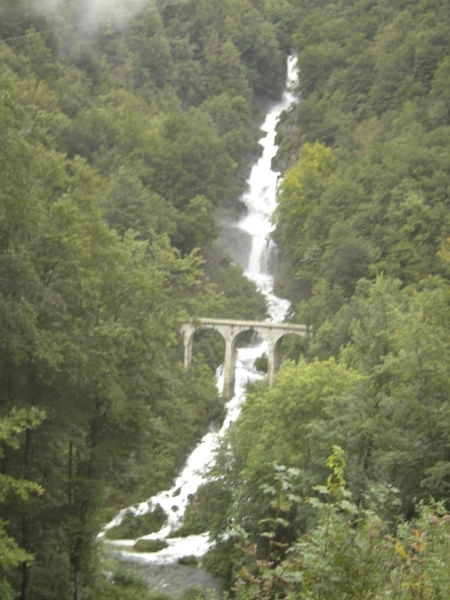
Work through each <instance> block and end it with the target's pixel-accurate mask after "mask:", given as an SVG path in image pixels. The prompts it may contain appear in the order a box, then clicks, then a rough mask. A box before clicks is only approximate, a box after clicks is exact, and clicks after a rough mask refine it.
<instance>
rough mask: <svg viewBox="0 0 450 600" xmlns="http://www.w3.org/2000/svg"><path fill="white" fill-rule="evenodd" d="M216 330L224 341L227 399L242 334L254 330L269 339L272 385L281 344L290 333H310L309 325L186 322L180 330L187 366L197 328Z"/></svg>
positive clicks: (202, 320) (264, 322) (269, 322)
mask: <svg viewBox="0 0 450 600" xmlns="http://www.w3.org/2000/svg"><path fill="white" fill-rule="evenodd" d="M205 327H206V328H209V329H215V330H216V331H218V332H219V333H220V334H221V335H222V337H223V338H224V340H225V361H224V373H223V392H222V395H223V396H224V398H227V399H228V398H230V397H231V395H232V394H233V391H234V389H233V388H234V369H235V363H236V341H237V336H238V335H239V334H240V333H242V332H243V331H254V332H255V333H258V334H259V335H261V336H262V337H263V338H264V339H265V340H267V342H268V345H269V357H268V359H269V360H268V365H267V376H268V378H269V385H270V386H272V385H273V381H274V377H275V374H276V372H277V371H278V367H279V363H280V358H279V354H280V341H281V338H282V337H283V336H285V335H286V334H288V333H294V334H295V335H300V336H306V335H307V333H308V330H307V327H306V325H295V324H293V323H273V322H271V321H235V320H229V319H203V318H200V319H196V320H195V321H192V322H191V323H183V325H182V326H181V327H180V331H181V334H182V336H183V343H184V366H185V367H188V366H189V365H190V363H191V359H192V341H193V338H194V333H195V332H196V331H197V329H202V328H205Z"/></svg>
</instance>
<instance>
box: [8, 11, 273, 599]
mask: <svg viewBox="0 0 450 600" xmlns="http://www.w3.org/2000/svg"><path fill="white" fill-rule="evenodd" d="M91 4H92V3H86V2H84V1H82V0H68V1H64V2H54V3H53V2H50V3H46V2H36V3H34V2H32V1H29V0H19V1H14V2H9V1H7V2H3V3H2V5H1V7H0V38H1V39H0V132H1V133H0V340H1V341H0V397H1V408H0V419H1V423H2V428H3V425H4V428H5V430H4V433H2V434H1V440H0V441H1V444H2V447H1V454H0V457H1V477H2V493H1V495H0V496H1V497H0V502H2V522H1V524H0V525H1V532H0V533H1V538H0V555H1V556H2V559H1V565H0V569H1V571H0V581H1V585H2V586H3V587H2V590H1V592H0V594H2V595H4V596H5V598H6V594H7V593H8V594H9V592H10V591H11V593H12V594H13V595H15V596H14V597H20V598H21V600H30V599H31V598H32V599H33V600H40V599H42V600H44V599H45V600H51V599H53V598H55V599H58V600H65V599H68V598H75V599H76V600H80V599H81V598H82V595H84V596H83V597H92V598H93V597H102V598H107V597H111V598H113V597H114V598H116V597H117V598H119V597H126V598H132V597H136V598H137V597H142V598H143V597H144V595H143V594H144V593H143V592H142V589H141V590H140V591H139V586H137V587H136V586H135V585H134V584H132V586H131V587H130V586H128V592H127V591H126V590H125V588H126V587H127V586H126V585H125V583H124V582H123V581H122V583H120V582H119V580H117V582H115V581H114V582H110V583H106V582H104V581H103V579H102V577H101V576H100V564H99V560H98V548H97V543H96V535H97V533H98V532H99V530H100V527H101V525H102V524H103V523H104V522H105V520H106V519H107V518H108V517H109V516H112V514H113V512H114V511H115V510H117V508H119V507H123V506H126V505H127V504H128V503H131V502H132V501H135V500H137V499H143V498H146V497H149V496H151V495H152V494H153V493H155V492H157V491H159V490H160V489H161V488H163V487H164V486H166V485H168V484H169V482H170V481H171V480H172V478H173V476H174V475H175V474H176V472H177V470H178V469H179V468H180V466H181V464H182V462H183V460H184V458H185V456H186V454H187V452H188V451H189V450H190V448H192V446H193V445H194V444H195V443H196V442H197V440H198V439H199V437H200V436H201V435H202V434H203V432H204V430H205V428H206V427H207V425H208V423H209V422H210V421H213V420H215V421H220V419H221V417H222V416H223V406H222V403H221V402H220V401H219V399H218V397H217V396H218V395H217V390H216V388H215V384H214V379H213V374H212V371H211V369H210V368H209V367H208V366H207V364H206V363H205V361H204V360H203V359H202V358H201V357H198V358H197V359H196V360H195V361H194V362H193V365H192V367H191V368H190V369H189V370H187V371H185V370H184V367H183V365H182V360H181V358H182V354H181V352H180V337H179V334H178V328H179V325H180V324H181V322H182V321H183V320H186V319H188V318H190V317H191V316H195V315H211V316H214V315H216V314H222V315H225V316H228V317H233V316H235V317H244V316H248V315H252V316H255V317H262V316H263V315H264V314H265V303H264V302H263V301H262V300H261V297H260V296H259V295H258V294H257V293H256V290H255V288H254V286H251V285H250V286H249V285H248V284H247V283H244V285H245V286H247V287H246V288H245V292H244V293H240V294H239V299H238V298H237V294H236V293H235V290H231V292H230V291H228V290H227V288H228V285H229V282H230V281H232V282H233V286H234V288H235V289H239V284H240V282H242V281H244V279H243V275H242V273H241V272H240V271H239V270H236V269H234V268H228V265H229V261H228V263H227V259H226V258H223V257H221V258H220V259H218V260H220V261H221V268H220V273H219V271H217V273H216V274H217V278H216V279H217V283H216V284H214V285H211V283H210V282H209V281H208V278H207V276H206V275H205V270H204V266H203V265H204V259H203V257H202V254H205V255H206V254H207V248H208V246H209V245H210V244H211V243H212V242H213V240H214V239H215V238H216V236H217V233H218V225H217V217H216V211H217V209H218V208H219V207H222V208H223V207H226V206H236V204H237V202H238V200H237V199H238V197H239V193H240V191H241V189H242V185H241V184H240V183H239V182H240V181H242V179H243V178H244V177H245V172H246V170H247V169H248V165H249V163H250V159H251V156H254V155H255V153H257V151H258V146H257V135H256V133H255V131H256V128H255V125H254V120H255V118H256V117H257V116H258V115H257V113H258V109H257V105H256V103H254V97H255V95H256V94H263V95H269V96H272V97H275V96H277V95H278V94H279V91H280V87H281V82H282V79H283V75H284V71H285V68H284V58H283V54H282V52H281V51H280V49H279V44H280V42H281V39H282V31H281V30H280V31H278V29H279V28H278V27H277V26H276V24H273V23H272V22H271V21H270V20H269V19H268V16H270V14H269V13H267V14H266V12H265V10H264V7H263V6H260V5H258V3H255V4H254V3H252V2H250V1H249V0H247V1H245V2H241V1H237V0H229V1H228V2H226V3H224V2H218V1H217V0H193V1H190V2H182V3H177V4H174V5H172V6H168V7H166V8H163V7H162V8H160V9H158V8H157V7H156V5H155V4H154V3H153V2H150V1H149V2H127V3H121V2H117V3H115V4H114V7H113V9H112V10H111V11H110V12H109V13H106V12H105V11H104V9H103V8H102V7H101V6H100V4H97V5H96V6H95V7H93V5H92V6H91ZM277 18H278V17H276V16H275V15H274V23H275V22H276V21H277ZM208 252H209V254H210V255H211V256H212V255H214V251H213V250H209V251H208ZM217 291H219V292H222V291H224V292H225V294H224V297H223V298H221V297H220V294H217ZM247 297H248V301H247ZM228 311H230V312H228ZM14 411H17V412H16V413H14ZM44 417H45V418H44ZM14 423H16V425H13V424H14ZM33 490H35V491H38V492H39V494H31V493H30V494H29V497H28V498H27V496H28V492H32V491H33ZM14 492H16V493H17V494H18V497H17V494H15V493H14ZM143 533H148V531H145V532H143ZM122 584H123V585H122ZM122 588H123V590H122ZM131 588H132V589H131ZM7 590H8V591H7ZM124 590H125V591H124ZM127 594H128V595H127ZM139 594H141V595H139Z"/></svg>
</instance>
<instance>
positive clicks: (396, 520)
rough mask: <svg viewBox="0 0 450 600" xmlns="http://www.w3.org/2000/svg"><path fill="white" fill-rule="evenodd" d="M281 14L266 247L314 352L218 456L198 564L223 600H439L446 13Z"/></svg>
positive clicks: (375, 1) (443, 495)
mask: <svg viewBox="0 0 450 600" xmlns="http://www.w3.org/2000/svg"><path fill="white" fill-rule="evenodd" d="M292 7H293V11H294V13H293V14H294V18H293V26H294V31H293V34H292V43H293V46H294V48H295V51H296V53H297V56H298V66H299V93H300V102H299V103H298V104H297V105H295V106H294V107H292V108H291V110H290V111H289V112H288V113H287V114H285V115H284V118H283V119H282V122H281V123H280V126H279V133H278V138H279V141H280V144H281V146H280V150H279V153H278V156H277V158H276V163H277V164H279V165H285V166H286V167H288V168H287V170H286V173H285V178H284V181H283V183H282V184H281V187H280V191H279V198H278V200H279V202H278V208H277V210H276V213H275V215H274V223H275V232H274V239H275V240H276V241H277V243H278V244H279V247H280V248H281V249H282V251H283V255H284V271H283V273H282V274H280V276H279V278H278V284H277V285H278V293H280V294H281V295H283V294H284V295H289V297H290V298H291V300H292V301H293V309H292V315H291V318H292V319H293V320H294V321H296V322H299V323H306V324H308V325H309V326H310V328H311V336H310V337H309V340H307V342H306V343H304V342H303V341H300V342H298V341H297V340H294V341H286V342H285V344H284V350H283V351H284V355H285V357H286V358H287V359H288V360H287V361H286V362H285V363H284V366H283V367H282V369H281V371H280V373H279V375H278V378H277V381H276V384H275V386H274V387H273V388H272V389H267V388H266V384H258V385H254V386H253V389H252V390H251V392H250V394H249V396H248V399H247V402H246V404H245V406H244V408H243V414H242V416H241V418H240V419H239V421H238V423H237V424H236V427H235V428H234V430H233V431H232V432H230V434H229V436H228V439H227V440H226V442H225V443H224V445H223V448H222V451H221V455H220V456H219V463H218V466H217V467H216V472H215V474H216V476H218V477H220V478H221V479H220V484H216V485H215V489H214V490H213V489H209V490H208V493H207V494H206V492H205V494H206V495H208V496H209V497H211V496H213V497H215V503H216V509H214V510H211V508H210V507H211V502H209V503H208V502H206V503H205V513H204V514H205V515H206V521H207V526H208V527H210V528H211V529H213V530H214V531H215V535H216V539H217V540H218V541H219V546H218V549H217V550H215V551H214V552H212V553H211V554H210V556H209V557H207V559H206V560H207V562H208V564H209V565H210V567H211V568H212V569H214V570H215V572H216V573H218V574H221V575H222V577H223V578H224V580H225V581H227V585H228V586H229V587H231V588H232V589H233V590H234V593H235V595H236V596H237V597H238V598H246V599H247V598H274V597H290V598H302V599H305V600H306V599H312V598H314V599H319V598H326V599H327V600H331V599H342V600H343V599H344V598H352V599H356V598H361V599H363V598H364V599H366V598H399V599H412V598H429V599H437V598H446V597H448V595H449V592H450V590H449V587H448V582H449V581H450V577H449V576H450V562H449V558H448V557H449V549H450V547H449V545H448V520H449V517H448V515H446V511H447V510H448V503H449V489H450V488H449V485H450V479H449V475H450V455H449V444H450V404H449V393H450V379H449V368H448V365H449V360H450V337H449V325H450V287H449V274H450V273H449V258H450V253H449V235H450V221H449V207H450V195H449V194H450V153H449V152H450V96H449V94H450V77H449V75H450V71H449V68H450V4H449V3H448V2H446V1H444V0H417V1H416V0H408V1H406V0H405V1H402V0H397V1H394V2H392V1H389V2H387V1H386V2H385V1H384V0H354V1H346V0H334V1H332V0H321V1H319V2H314V1H308V0H298V1H297V2H293V3H292ZM289 359H290V360H289ZM333 447H334V450H333ZM327 461H328V462H327ZM345 463H346V464H345ZM274 465H275V466H274ZM344 467H345V468H344ZM330 469H331V473H330ZM211 487H214V486H211ZM421 503H422V504H421ZM236 543H237V545H236Z"/></svg>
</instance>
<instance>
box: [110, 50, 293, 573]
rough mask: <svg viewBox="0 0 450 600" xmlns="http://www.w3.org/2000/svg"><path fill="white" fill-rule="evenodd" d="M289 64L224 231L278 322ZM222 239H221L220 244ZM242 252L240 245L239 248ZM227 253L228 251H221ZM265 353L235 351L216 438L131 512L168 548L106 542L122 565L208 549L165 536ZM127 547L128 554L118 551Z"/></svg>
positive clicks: (202, 540)
mask: <svg viewBox="0 0 450 600" xmlns="http://www.w3.org/2000/svg"><path fill="white" fill-rule="evenodd" d="M295 62H296V60H295V58H293V57H290V58H289V59H288V78H287V86H286V91H285V92H284V94H283V97H282V98H281V100H280V101H279V102H276V103H274V104H273V105H272V107H271V109H270V110H269V112H268V113H267V116H266V119H265V121H264V124H263V125H262V130H263V132H265V133H266V135H265V136H264V138H263V139H262V140H261V145H262V147H263V152H262V155H261V157H260V159H259V160H258V162H257V163H256V164H255V165H254V167H253V168H252V170H251V174H250V177H249V180H248V189H247V192H246V193H245V194H244V196H243V201H244V203H245V205H246V207H247V211H246V214H245V216H243V217H242V218H241V219H239V220H238V221H236V222H234V223H228V224H226V225H224V227H226V228H227V229H228V233H229V234H230V235H231V236H232V237H234V239H237V240H238V241H239V239H240V238H242V237H243V236H247V237H248V238H249V239H250V240H251V244H247V246H249V249H250V251H249V252H246V253H241V252H237V253H235V254H233V252H232V251H230V253H231V254H232V256H233V258H234V259H235V261H236V262H238V263H239V264H241V266H242V268H243V269H244V272H245V275H246V277H248V278H249V279H251V280H252V281H254V282H255V284H256V286H257V288H258V289H259V290H261V292H262V293H263V294H264V295H265V296H266V298H267V301H268V312H269V315H270V320H273V321H275V322H279V321H283V320H284V318H285V315H286V313H287V311H288V309H289V301H287V300H285V299H283V298H278V297H277V296H275V294H274V293H273V275H272V274H271V273H270V268H269V267H270V260H269V255H270V253H271V252H273V250H274V244H273V242H272V241H271V239H270V234H271V232H272V229H273V225H272V223H271V221H270V217H271V214H272V213H273V211H274V210H275V206H276V193H277V183H278V179H279V176H280V174H279V173H277V172H275V171H272V169H271V162H272V159H273V157H274V156H275V153H276V150H277V147H276V145H275V136H276V130H275V128H276V125H277V122H278V120H279V118H280V115H281V113H282V111H283V110H285V109H286V108H288V107H289V106H290V105H291V104H292V103H293V102H294V100H295V99H294V96H293V94H292V93H291V91H290V86H291V85H292V83H293V82H294V81H295V79H296V77H295ZM222 239H223V238H222ZM244 246H245V244H244ZM226 249H227V250H228V248H226ZM266 350H267V348H266V342H262V343H259V344H257V345H254V346H251V347H246V348H240V349H238V351H237V358H236V371H235V395H234V396H233V398H232V399H231V400H230V401H229V402H228V403H227V405H226V411H227V413H226V418H225V421H224V424H223V426H222V428H221V430H220V431H219V432H208V433H207V434H206V435H205V436H204V437H203V439H202V440H201V442H200V444H199V445H198V446H197V447H196V448H195V450H194V451H193V453H192V454H191V455H190V457H189V458H188V460H187V462H186V465H185V467H184V468H183V471H182V472H181V473H180V475H179V476H178V477H177V479H176V480H175V482H174V485H173V487H172V488H171V489H170V490H166V491H163V492H160V493H159V494H157V495H156V496H154V497H153V498H150V499H149V500H147V501H145V502H142V503H141V504H139V505H137V506H135V507H131V508H130V509H126V510H132V511H133V512H134V513H135V514H136V515H142V514H145V513H147V512H149V511H151V510H152V509H154V508H155V507H156V506H158V505H159V506H161V507H162V508H163V509H164V511H165V512H166V514H167V515H168V519H167V523H166V524H165V525H164V526H163V527H162V528H161V530H160V531H158V532H156V533H152V534H149V535H147V536H143V537H141V538H140V539H165V540H166V542H167V544H168V547H167V548H164V549H163V550H160V551H159V552H154V553H140V552H139V553H138V552H133V551H132V546H133V545H134V543H135V540H117V541H109V542H108V543H109V544H111V545H116V546H118V547H119V546H120V548H121V549H120V551H119V550H118V552H119V553H121V554H122V556H123V557H126V558H127V560H136V561H140V562H146V563H153V564H159V565H162V564H171V563H174V562H176V561H177V559H178V558H181V557H182V556H187V555H194V556H198V557H199V556H202V555H203V554H204V553H205V552H206V551H207V550H208V548H209V542H208V534H207V533H205V534H202V535H192V536H188V537H185V538H169V539H166V538H167V536H168V535H169V533H171V532H172V531H176V530H177V528H178V527H179V526H180V525H181V523H182V518H183V514H184V511H185V509H186V506H187V504H188V501H189V496H190V495H192V494H194V493H195V492H196V490H197V489H198V487H199V486H200V485H201V484H202V483H204V482H205V477H204V475H203V474H202V473H203V472H205V470H206V469H207V468H208V466H209V465H210V464H211V461H212V460H213V457H214V449H215V448H216V447H217V443H218V440H219V439H220V438H221V436H223V434H224V433H225V431H226V430H227V429H228V428H229V427H230V425H231V423H232V422H233V421H235V420H236V419H237V417H238V416H239V412H240V407H241V405H242V402H243V401H244V400H245V388H246V385H247V383H248V382H249V381H254V380H256V379H260V378H261V377H262V376H261V374H260V373H258V372H257V371H256V369H255V367H254V361H255V359H256V358H257V357H259V356H260V355H261V354H262V353H264V352H265V351H266ZM218 386H219V389H222V386H223V383H222V381H221V374H220V373H219V374H218ZM125 512H126V511H125V510H124V511H121V512H120V513H119V514H118V515H117V516H116V517H115V519H113V520H112V521H111V522H110V523H109V524H108V525H107V526H106V527H105V530H107V529H109V528H111V527H114V526H115V525H118V524H119V523H120V522H121V520H122V518H123V516H124V514H125ZM125 546H129V548H130V549H129V551H126V550H124V549H123V547H125Z"/></svg>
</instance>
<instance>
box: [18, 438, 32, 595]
mask: <svg viewBox="0 0 450 600" xmlns="http://www.w3.org/2000/svg"><path fill="white" fill-rule="evenodd" d="M32 461H33V432H32V431H31V429H27V431H26V434H25V468H24V471H25V474H24V479H26V480H27V481H30V480H31V466H32ZM22 548H23V549H24V550H25V552H31V547H30V526H29V520H28V518H27V516H26V515H23V517H22ZM30 582H31V567H30V564H29V562H28V561H25V562H23V563H22V595H21V600H29V598H30Z"/></svg>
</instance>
